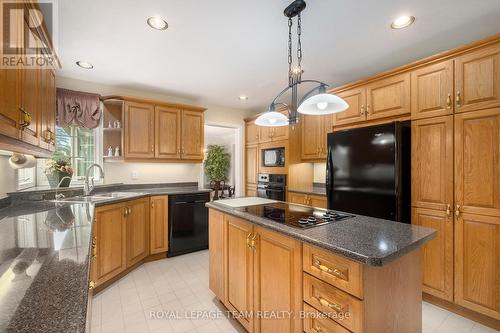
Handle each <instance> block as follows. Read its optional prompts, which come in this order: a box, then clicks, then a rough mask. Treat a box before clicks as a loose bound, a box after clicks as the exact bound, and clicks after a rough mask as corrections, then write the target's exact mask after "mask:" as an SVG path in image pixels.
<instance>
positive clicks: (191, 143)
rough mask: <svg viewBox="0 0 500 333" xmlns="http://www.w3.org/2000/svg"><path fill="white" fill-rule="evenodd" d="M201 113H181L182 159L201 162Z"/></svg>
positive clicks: (202, 126) (202, 138)
mask: <svg viewBox="0 0 500 333" xmlns="http://www.w3.org/2000/svg"><path fill="white" fill-rule="evenodd" d="M203 133H204V119H203V112H196V111H185V110H184V111H182V148H181V153H182V159H185V160H203V143H204V134H203Z"/></svg>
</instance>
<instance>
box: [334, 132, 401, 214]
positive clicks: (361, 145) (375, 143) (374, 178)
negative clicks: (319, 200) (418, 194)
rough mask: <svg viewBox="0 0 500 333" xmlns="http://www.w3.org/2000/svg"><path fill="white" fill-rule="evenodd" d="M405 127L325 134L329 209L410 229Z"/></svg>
mask: <svg viewBox="0 0 500 333" xmlns="http://www.w3.org/2000/svg"><path fill="white" fill-rule="evenodd" d="M410 187H411V126H410V122H393V123H390V124H384V125H377V126H370V127H364V128H355V129H349V130H344V131H337V132H334V133H329V134H328V155H327V163H326V192H327V196H328V209H334V210H339V211H344V212H349V213H353V214H360V215H366V216H372V217H378V218H383V219H387V220H392V221H399V222H404V223H411V222H410V221H411V202H410V201H411V188H410Z"/></svg>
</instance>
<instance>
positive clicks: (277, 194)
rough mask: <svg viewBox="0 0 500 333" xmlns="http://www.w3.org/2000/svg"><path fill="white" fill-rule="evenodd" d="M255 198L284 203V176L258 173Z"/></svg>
mask: <svg viewBox="0 0 500 333" xmlns="http://www.w3.org/2000/svg"><path fill="white" fill-rule="evenodd" d="M257 196H258V197H261V198H267V199H273V200H279V201H286V175H275V174H267V173H259V182H258V184H257Z"/></svg>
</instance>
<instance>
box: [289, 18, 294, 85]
mask: <svg viewBox="0 0 500 333" xmlns="http://www.w3.org/2000/svg"><path fill="white" fill-rule="evenodd" d="M292 25H293V21H292V18H291V17H289V18H288V86H289V87H291V86H292V85H293V73H292V60H293V59H292Z"/></svg>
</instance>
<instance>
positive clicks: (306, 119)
mask: <svg viewBox="0 0 500 333" xmlns="http://www.w3.org/2000/svg"><path fill="white" fill-rule="evenodd" d="M301 121H302V124H301V129H302V142H301V143H302V145H301V157H302V159H303V160H311V159H312V160H315V159H318V158H319V150H320V145H321V142H320V140H319V138H320V136H319V133H320V132H321V131H322V126H321V117H318V116H302V117H301Z"/></svg>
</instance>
